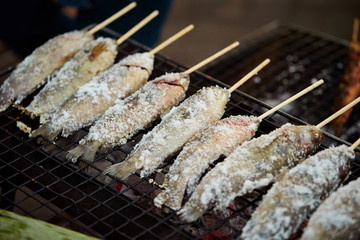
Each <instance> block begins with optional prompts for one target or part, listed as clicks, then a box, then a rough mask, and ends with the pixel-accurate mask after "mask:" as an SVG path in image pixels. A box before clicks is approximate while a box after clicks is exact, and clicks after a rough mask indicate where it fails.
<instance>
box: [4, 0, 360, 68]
mask: <svg viewBox="0 0 360 240" xmlns="http://www.w3.org/2000/svg"><path fill="white" fill-rule="evenodd" d="M127 3H128V1H122V0H57V1H55V0H52V1H50V0H33V1H27V0H14V1H3V2H2V7H1V9H0V20H1V25H2V27H1V34H0V40H1V43H0V71H1V70H4V69H6V68H8V67H9V66H12V65H14V64H15V63H17V62H18V61H19V60H21V59H22V58H23V57H24V56H26V55H27V54H28V53H29V52H31V51H32V50H33V49H34V48H35V47H36V46H38V45H40V44H41V43H43V42H44V41H46V40H47V39H48V38H50V37H51V36H54V35H56V34H59V33H61V32H64V31H70V30H71V29H72V28H79V27H84V26H86V25H88V24H90V23H94V22H100V21H101V20H103V19H105V18H106V17H107V16H109V15H111V14H112V13H115V12H116V11H117V10H118V9H120V8H121V7H122V6H125V5H126V4H127ZM138 3H139V4H138V7H137V8H135V10H133V11H132V12H130V13H128V15H127V16H124V17H123V18H122V19H119V20H118V21H117V22H115V23H113V24H111V25H110V26H109V28H112V29H114V30H117V31H119V32H122V31H125V30H126V29H127V28H126V27H127V26H121V24H122V23H127V25H128V27H130V26H132V25H133V24H135V23H136V21H138V19H141V18H142V17H144V16H146V14H148V13H149V12H150V11H152V10H153V9H154V8H158V9H160V12H161V16H159V17H158V19H156V20H155V23H153V25H150V27H149V29H146V28H145V29H144V30H143V31H140V33H139V34H138V35H137V36H134V38H135V39H136V40H138V41H141V42H143V43H144V44H146V45H149V46H150V47H152V46H153V45H154V43H155V42H156V40H158V41H160V40H162V39H165V38H166V37H168V36H170V35H172V34H173V33H174V32H176V31H178V30H179V29H181V28H182V27H184V26H186V25H188V24H190V23H192V24H195V27H196V29H195V30H194V31H193V32H191V33H190V34H188V36H186V37H185V38H183V39H182V40H180V41H179V42H178V43H176V44H173V45H171V46H169V47H168V48H166V49H165V50H164V51H162V52H161V53H162V54H165V55H167V56H168V57H170V58H172V59H174V60H175V61H178V62H180V63H182V64H184V65H186V66H191V65H193V64H195V63H197V62H198V61H200V60H201V59H203V58H204V57H207V56H208V55H210V54H211V53H213V52H214V51H216V50H218V49H220V48H222V47H223V46H225V45H227V44H229V43H230V42H233V41H235V40H237V39H241V38H242V37H243V36H246V35H247V34H249V33H251V32H254V31H256V30H257V29H258V28H260V27H261V26H264V25H266V24H268V23H270V22H272V21H279V22H281V23H295V24H298V25H300V26H303V27H306V28H309V29H312V30H315V31H320V32H324V33H327V34H329V35H332V36H336V37H339V38H343V39H350V37H351V31H352V23H353V19H354V17H356V16H359V13H360V1H359V0H344V1H338V0H316V1H313V0H302V1H296V0H271V1H269V0H226V1H223V0H196V1H190V0H173V1H171V0H156V1H147V0H139V1H138ZM141 11H142V12H141ZM134 15H138V17H137V18H136V17H134ZM55 21H56V22H57V25H56V26H57V27H56V28H54V22H55ZM59 22H60V23H61V24H59ZM59 25H61V26H59ZM155 25H156V26H155ZM149 32H152V33H150V34H149ZM148 38H151V40H150V41H148V40H146V39H148Z"/></svg>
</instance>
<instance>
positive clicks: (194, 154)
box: [154, 116, 260, 210]
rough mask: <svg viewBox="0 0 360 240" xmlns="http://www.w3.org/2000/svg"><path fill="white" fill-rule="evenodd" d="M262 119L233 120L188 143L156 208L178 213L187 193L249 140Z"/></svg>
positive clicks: (206, 131) (166, 180)
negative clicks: (217, 161) (215, 164)
mask: <svg viewBox="0 0 360 240" xmlns="http://www.w3.org/2000/svg"><path fill="white" fill-rule="evenodd" d="M259 124H260V119H258V118H257V117H254V116H231V117H228V118H224V119H222V120H220V121H218V122H216V123H215V124H214V125H212V126H210V127H209V128H206V129H205V130H204V131H201V132H200V133H199V134H197V135H195V137H193V138H192V139H191V140H190V141H189V142H187V143H186V144H185V146H184V148H183V149H182V151H181V152H180V154H179V155H178V157H177V158H176V160H175V161H174V163H173V165H172V166H171V167H170V170H169V173H168V174H166V176H165V181H164V183H163V187H165V190H164V191H162V192H161V193H160V194H159V195H158V196H157V197H156V198H155V199H154V203H155V206H157V207H161V205H163V204H165V205H167V206H168V207H170V208H172V209H174V210H179V209H180V208H181V202H182V199H183V196H184V194H185V190H186V189H187V192H188V194H190V193H192V192H193V190H194V188H195V187H196V184H197V183H198V181H199V179H200V177H201V175H202V174H203V173H204V172H205V170H206V169H207V168H208V167H209V165H210V164H211V163H213V162H214V161H215V160H217V159H218V158H219V157H220V156H222V155H224V156H228V155H229V154H230V153H231V152H232V151H234V149H235V148H236V147H238V146H239V145H240V144H242V143H243V142H245V141H248V140H250V139H251V138H252V137H253V136H254V134H255V132H256V131H257V129H258V127H259Z"/></svg>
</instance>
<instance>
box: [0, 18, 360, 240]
mask: <svg viewBox="0 0 360 240" xmlns="http://www.w3.org/2000/svg"><path fill="white" fill-rule="evenodd" d="M89 27H91V26H89ZM283 31H285V32H289V34H292V33H298V34H305V35H308V36H312V37H314V38H316V39H319V40H320V41H324V42H326V43H329V44H335V45H336V46H338V48H339V49H342V50H341V51H343V52H344V54H345V53H346V49H347V44H348V42H346V41H342V40H340V41H339V40H336V39H335V40H334V39H332V38H329V37H328V36H324V35H321V34H318V33H314V32H311V31H308V30H306V29H302V28H299V27H297V26H293V25H279V24H277V23H272V24H270V25H268V26H266V27H264V28H262V29H260V30H259V31H257V32H256V33H255V34H252V35H250V36H249V37H247V38H245V39H243V40H242V41H241V42H242V46H243V47H240V48H239V49H238V50H236V51H234V52H233V53H230V54H229V55H227V56H225V57H223V58H222V59H220V60H218V61H217V62H216V63H213V64H212V65H210V66H209V67H208V68H207V69H206V70H205V71H204V72H206V73H207V74H204V73H202V72H198V71H197V72H195V73H193V74H191V84H190V87H189V91H188V93H187V95H188V96H189V95H192V94H193V93H194V92H196V91H197V90H198V89H200V88H202V87H203V86H210V85H219V86H223V87H229V85H231V84H232V83H233V82H234V81H235V80H237V79H238V78H239V77H238V76H239V75H240V76H241V75H244V74H246V72H248V71H249V70H251V69H252V68H253V67H255V66H256V65H257V64H259V63H260V62H261V61H262V60H263V59H265V58H266V57H271V56H269V55H271V53H272V52H269V51H268V50H267V49H266V48H264V47H263V46H264V44H265V43H266V42H268V43H270V40H271V39H272V42H271V43H272V44H275V40H276V36H277V35H278V34H279V33H280V38H281V37H283V36H281V33H282V32H283ZM99 35H101V36H110V37H114V38H117V37H119V34H117V33H116V32H113V31H112V30H110V29H107V28H106V29H104V30H102V31H101V32H100V33H99ZM269 39H270V40H269ZM295 43H296V41H295ZM295 43H294V44H295ZM118 49H119V54H118V57H117V61H118V60H119V59H120V58H122V57H124V56H126V55H128V54H133V53H135V52H142V51H147V50H149V49H148V48H147V47H145V46H142V45H141V44H139V43H137V42H135V41H132V40H129V41H127V42H126V43H124V44H122V45H121V46H120V47H119V48H118ZM280 52H281V51H280ZM324 54H325V55H328V56H331V54H332V53H331V51H330V52H328V53H324ZM344 54H343V55H342V58H341V59H340V58H337V59H336V61H338V60H339V59H340V60H339V61H345V57H346V54H345V55H344ZM241 59H242V60H241ZM271 60H272V63H270V65H269V66H268V67H266V68H265V69H264V70H263V71H261V72H260V73H259V75H258V76H259V77H261V78H273V77H274V75H276V74H277V72H278V69H281V67H280V68H277V67H279V66H277V61H280V60H279V58H277V57H275V59H271ZM274 65H275V66H274ZM230 66H233V68H230ZM319 68H320V67H319ZM329 68H331V64H330V65H329ZM185 69H186V67H185V66H183V65H181V64H179V63H176V62H175V61H172V60H171V59H169V58H167V57H164V56H162V55H156V60H155V68H154V71H153V74H152V76H151V77H150V79H153V78H155V77H157V76H160V75H162V74H163V73H165V72H175V71H184V70H185ZM234 69H235V70H234ZM316 69H317V68H315V70H316ZM10 71H11V70H9V71H5V72H3V73H0V77H2V76H5V75H6V74H8V72H10ZM338 72H339V71H337V73H336V74H338V75H339V74H340V73H338ZM309 74H310V73H309ZM209 75H211V76H214V77H216V78H218V79H221V80H222V81H219V80H217V79H215V78H213V77H210V76H209ZM314 77H317V76H314ZM303 79H306V78H305V76H301V79H300V80H303ZM306 80H308V79H306ZM304 81H305V80H304ZM328 82H330V81H328ZM308 83H309V81H307V82H306V85H308ZM294 84H295V85H296V83H294ZM304 84H305V83H304ZM332 84H333V85H335V84H336V83H332ZM295 85H291V86H292V87H293V86H295ZM299 85H301V84H299ZM248 86H249V87H247V86H246V85H244V87H242V88H241V89H242V90H243V89H244V91H245V92H246V91H250V92H251V91H253V90H252V89H251V88H252V87H253V84H251V83H249V84H248ZM294 88H295V89H293V90H294V91H297V90H299V89H302V88H303V87H302V86H296V87H294ZM298 88H299V89H298ZM259 94H260V93H259ZM33 95H34V94H33ZM33 95H32V96H33ZM32 96H31V97H29V98H27V99H26V100H25V102H24V103H25V104H24V105H26V103H29V101H30V100H31V98H32ZM257 96H260V95H256V94H255V95H253V97H252V96H250V95H248V94H246V93H244V92H241V91H238V90H237V91H235V92H234V93H233V94H232V97H231V100H230V102H229V103H228V105H227V109H226V112H225V115H224V116H229V115H233V114H248V115H249V114H251V115H260V114H261V113H263V112H265V111H266V110H268V109H270V108H271V107H270V106H269V105H267V104H265V103H264V102H263V101H261V100H258V99H257V98H255V97H257ZM313 97H316V96H315V95H313V94H309V95H308V96H307V98H313ZM327 100H329V98H327ZM314 109H315V108H314ZM311 111H316V110H311ZM290 112H291V109H290ZM312 113H313V112H312ZM325 114H327V112H326V113H324V114H321V115H325ZM321 117H322V118H323V116H321ZM302 119H303V120H306V118H302ZM16 120H19V121H22V122H25V123H26V124H28V125H30V126H32V127H36V126H37V123H36V120H31V119H30V118H29V117H27V116H24V115H22V114H21V112H20V111H18V110H17V109H15V108H9V109H7V110H6V111H5V112H3V113H0V161H1V167H0V186H1V202H0V203H1V208H3V209H6V210H11V211H15V212H18V213H20V214H22V215H26V216H30V217H34V218H38V219H41V220H45V221H50V222H56V224H58V225H61V226H64V227H69V228H72V229H75V230H77V231H80V232H83V233H85V234H89V235H93V236H95V237H99V238H106V239H133V238H134V239H214V238H215V239H228V238H235V237H236V236H238V235H239V234H241V227H239V226H242V225H241V224H240V225H239V224H238V225H236V226H237V227H234V226H235V225H233V224H231V222H232V221H235V222H237V221H239V222H241V221H242V224H244V223H245V222H246V221H247V220H248V219H249V217H250V213H251V211H252V210H253V209H254V208H255V207H256V206H257V204H258V203H259V201H260V199H261V197H262V195H263V194H264V193H265V192H266V189H267V188H264V189H261V190H256V191H254V192H253V193H252V194H249V195H247V196H245V197H241V198H238V199H237V200H236V201H235V202H236V203H237V206H236V207H229V209H228V210H229V211H231V212H232V215H230V216H226V217H221V215H216V214H215V215H211V213H210V212H209V214H208V216H207V217H209V216H211V217H210V218H211V219H213V220H214V222H216V223H214V224H212V225H211V226H205V225H204V222H203V221H197V222H195V223H192V224H184V223H181V222H179V221H178V219H177V217H176V213H175V212H174V211H172V210H171V209H168V208H166V207H165V209H164V210H163V211H160V210H159V209H157V208H156V207H155V206H154V205H153V204H152V201H151V200H152V199H153V197H154V194H155V193H154V192H156V191H158V189H159V187H157V186H156V185H153V184H149V183H148V181H149V179H150V178H155V179H159V178H161V177H162V176H163V175H164V173H157V174H153V175H152V176H151V177H150V178H145V179H139V174H135V175H133V176H131V181H125V182H124V181H120V180H115V179H112V181H111V182H109V183H105V182H104V181H103V180H104V177H103V176H101V170H102V169H103V166H101V165H99V166H98V165H97V163H99V162H100V161H101V160H102V159H104V158H106V157H108V161H109V162H111V163H114V162H115V161H114V159H115V157H114V156H117V157H118V158H119V159H117V160H118V161H120V160H123V159H124V158H125V156H126V155H127V154H128V153H129V152H130V151H131V149H132V147H133V146H134V145H135V143H137V142H138V141H139V140H140V139H141V136H142V135H143V134H144V133H146V132H148V131H149V130H151V128H148V129H146V130H143V131H141V132H140V133H138V134H136V135H135V136H134V137H133V138H132V141H129V142H128V143H127V144H125V145H124V146H121V147H117V148H114V149H113V150H111V151H110V152H108V153H106V154H97V155H96V159H95V163H93V164H91V165H90V167H91V168H89V165H87V164H85V165H82V166H80V167H77V166H75V165H74V164H72V163H71V162H70V161H68V160H65V152H66V151H67V150H69V149H71V148H73V147H74V146H75V145H76V143H77V141H78V140H79V139H80V138H81V136H83V135H84V134H86V132H87V129H81V130H80V131H79V132H78V133H76V134H73V135H71V136H69V137H68V138H67V139H64V138H60V139H58V140H57V141H56V143H51V142H45V143H43V144H38V143H37V140H36V139H30V138H29V137H28V136H27V135H26V134H25V133H23V132H22V131H20V130H19V129H18V128H17V127H16ZM303 120H300V119H299V118H296V117H294V116H293V115H290V114H288V113H285V112H282V111H278V112H276V113H275V114H273V115H271V116H270V117H268V118H266V119H264V120H263V122H262V124H261V126H260V129H259V131H258V133H257V135H256V136H259V135H261V134H263V133H268V132H270V131H272V130H273V129H275V128H277V127H279V126H281V125H282V124H284V123H287V122H290V123H293V124H307V123H306V122H305V121H303ZM313 123H316V122H313ZM324 133H325V139H324V141H323V144H322V145H321V146H320V148H319V150H321V149H324V148H327V147H329V146H331V145H339V144H348V142H346V141H344V140H342V139H340V138H338V137H335V136H333V135H331V134H329V133H326V132H324ZM356 159H357V160H356V162H355V164H354V167H353V172H352V174H351V176H350V177H349V179H348V180H347V181H349V180H353V179H355V178H357V177H358V176H359V175H360V165H359V161H360V151H359V150H356ZM172 160H173V158H172V159H169V162H167V163H165V164H164V165H163V166H162V167H163V168H164V169H165V170H164V171H163V172H166V168H167V167H168V166H169V164H170V163H171V161H172ZM117 182H120V183H121V184H122V189H121V190H120V191H117V190H116V187H117V186H118V185H117ZM140 188H141V191H140V193H138V194H137V193H136V192H137V191H138V189H140ZM130 193H131V194H130ZM129 196H132V198H130V197H129ZM27 201H31V202H33V203H34V204H35V206H34V207H33V208H31V209H29V208H25V207H26V206H29V204H24V203H25V202H27ZM240 203H241V204H240ZM40 209H41V210H40ZM44 209H46V210H44ZM43 212H48V213H47V214H43ZM239 219H240V220H239ZM59 220H60V221H59ZM224 229H226V231H230V232H231V234H229V235H226V234H223V233H224V232H226V231H224ZM229 229H230V230H229ZM300 233H301V232H300ZM295 238H296V236H295Z"/></svg>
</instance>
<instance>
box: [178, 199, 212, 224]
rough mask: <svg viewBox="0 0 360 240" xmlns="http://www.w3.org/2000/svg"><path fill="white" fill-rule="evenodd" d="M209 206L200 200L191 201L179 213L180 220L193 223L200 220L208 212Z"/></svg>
mask: <svg viewBox="0 0 360 240" xmlns="http://www.w3.org/2000/svg"><path fill="white" fill-rule="evenodd" d="M207 207H208V204H203V203H202V202H201V201H200V199H199V198H197V199H191V198H190V200H189V201H188V202H187V203H186V204H185V206H184V207H183V208H182V209H181V210H179V211H178V212H177V214H178V215H180V219H181V220H183V221H185V222H193V221H196V220H197V219H198V218H200V217H201V216H202V215H203V214H204V213H205V212H206V210H207Z"/></svg>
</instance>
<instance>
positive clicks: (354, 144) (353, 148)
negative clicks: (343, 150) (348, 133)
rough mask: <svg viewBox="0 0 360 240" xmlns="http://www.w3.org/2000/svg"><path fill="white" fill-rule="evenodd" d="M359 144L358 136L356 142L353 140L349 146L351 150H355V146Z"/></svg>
mask: <svg viewBox="0 0 360 240" xmlns="http://www.w3.org/2000/svg"><path fill="white" fill-rule="evenodd" d="M359 145H360V138H359V139H358V140H357V141H356V142H354V143H353V145H351V147H350V148H351V149H352V150H355V148H357V147H358V146H359Z"/></svg>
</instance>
